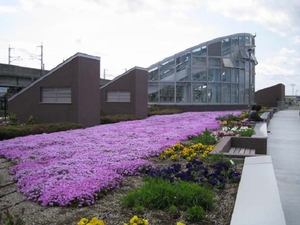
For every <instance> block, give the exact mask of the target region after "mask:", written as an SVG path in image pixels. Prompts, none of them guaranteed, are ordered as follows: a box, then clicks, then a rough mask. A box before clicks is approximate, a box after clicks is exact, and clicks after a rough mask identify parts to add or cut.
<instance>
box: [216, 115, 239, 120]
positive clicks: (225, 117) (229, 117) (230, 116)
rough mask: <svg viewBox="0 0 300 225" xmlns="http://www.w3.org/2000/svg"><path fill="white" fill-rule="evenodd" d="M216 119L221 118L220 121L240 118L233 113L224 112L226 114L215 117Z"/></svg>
mask: <svg viewBox="0 0 300 225" xmlns="http://www.w3.org/2000/svg"><path fill="white" fill-rule="evenodd" d="M216 120H221V121H224V120H226V121H239V120H240V118H239V117H238V116H236V115H233V114H226V115H223V116H218V117H217V118H216Z"/></svg>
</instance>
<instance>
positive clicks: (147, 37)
mask: <svg viewBox="0 0 300 225" xmlns="http://www.w3.org/2000/svg"><path fill="white" fill-rule="evenodd" d="M0 21H1V29H0V63H8V48H9V46H10V48H11V58H10V60H11V64H14V65H20V66H27V67H34V68H40V65H41V61H40V60H39V59H40V56H39V55H40V54H41V48H40V47H38V46H41V45H43V55H44V57H43V61H44V64H45V69H47V70H50V69H52V68H54V67H55V66H57V65H58V64H60V63H61V62H63V60H65V59H67V58H69V57H70V56H72V55H74V54H76V53H77V52H82V53H86V54H89V55H94V56H99V57H101V78H103V74H104V70H105V74H106V78H107V79H112V78H114V77H115V76H117V75H120V74H122V73H123V72H124V71H125V70H126V69H130V68H132V67H134V66H140V67H148V66H150V65H152V64H153V63H156V62H158V61H160V60H162V59H163V58H166V57H168V56H171V55H173V54H175V53H177V52H179V51H183V50H185V49H187V48H189V47H192V46H195V45H198V44H200V43H203V42H206V41H209V40H212V39H214V38H218V37H222V36H227V35H231V34H235V33H251V34H256V35H257V36H256V57H257V59H258V62H259V64H258V65H257V66H256V90H260V89H262V88H265V87H269V86H272V85H276V84H278V83H282V84H284V85H285V90H286V95H291V94H293V93H292V92H293V90H294V94H296V93H297V94H298V95H300V1H299V0H285V1H282V0H274V1H272V0H247V1H240V0H227V1H224V0H0ZM297 90H299V92H297Z"/></svg>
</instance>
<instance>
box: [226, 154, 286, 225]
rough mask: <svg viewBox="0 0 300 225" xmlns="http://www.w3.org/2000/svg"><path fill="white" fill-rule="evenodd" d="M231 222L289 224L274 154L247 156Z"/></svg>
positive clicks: (262, 224)
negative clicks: (282, 199) (280, 194)
mask: <svg viewBox="0 0 300 225" xmlns="http://www.w3.org/2000/svg"><path fill="white" fill-rule="evenodd" d="M230 225H286V222H285V217H284V213H283V209H282V206H281V201H280V196H279V191H278V186H277V182H276V177H275V173H274V169H273V164H272V159H271V156H258V157H246V158H245V162H244V167H243V172H242V177H241V181H240V184H239V188H238V193H237V198H236V202H235V206H234V211H233V214H232V218H231V223H230Z"/></svg>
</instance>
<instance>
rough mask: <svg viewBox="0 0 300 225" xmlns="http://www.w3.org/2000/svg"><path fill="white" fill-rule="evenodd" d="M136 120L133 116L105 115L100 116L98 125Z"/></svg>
mask: <svg viewBox="0 0 300 225" xmlns="http://www.w3.org/2000/svg"><path fill="white" fill-rule="evenodd" d="M130 120H138V118H137V117H136V116H135V115H106V116H100V124H108V123H117V122H121V121H130Z"/></svg>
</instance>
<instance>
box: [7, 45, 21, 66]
mask: <svg viewBox="0 0 300 225" xmlns="http://www.w3.org/2000/svg"><path fill="white" fill-rule="evenodd" d="M13 49H14V48H11V47H10V45H9V46H8V65H10V63H11V62H12V61H15V60H18V59H21V57H20V56H17V57H12V56H11V50H13ZM13 58H15V59H13Z"/></svg>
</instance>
